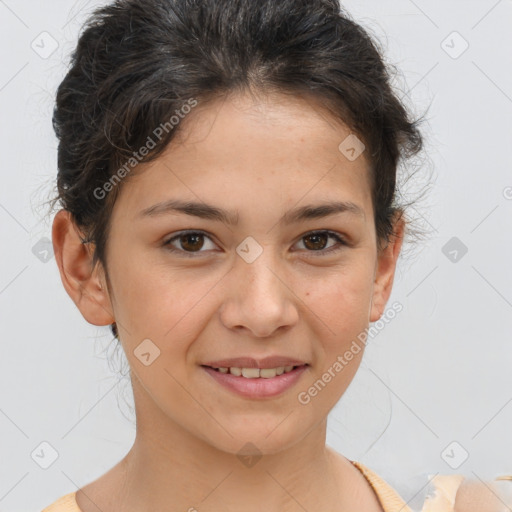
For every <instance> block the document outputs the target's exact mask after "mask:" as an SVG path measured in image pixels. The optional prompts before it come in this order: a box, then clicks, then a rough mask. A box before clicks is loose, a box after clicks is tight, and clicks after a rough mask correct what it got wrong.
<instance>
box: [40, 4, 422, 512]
mask: <svg viewBox="0 0 512 512" xmlns="http://www.w3.org/2000/svg"><path fill="white" fill-rule="evenodd" d="M53 122H54V128H55V131H56V134H57V136H58V138H59V149H58V167H59V170H58V178H57V186H58V197H56V199H55V201H59V203H60V205H61V207H62V209H60V211H58V213H57V215H56V216H55V218H54V222H53V233H52V235H53V244H54V251H55V256H56V261H57V263H58V266H59V270H60V275H61V278H62V282H63V285H64V287H65V289H66V291H67V292H68V294H69V295H70V297H71V298H72V300H73V301H74V302H75V304H76V305H77V307H78V308H79V310H80V311H81V313H82V315H83V316H84V318H85V319H86V320H87V321H88V322H90V323H92V324H94V325H111V328H112V333H113V335H114V336H115V338H116V340H117V341H118V342H119V343H120V344H121V345H122V348H123V350H124V352H125V354H126V357H127V359H128V362H129V364H130V372H131V373H130V374H131V382H132V387H133V393H134V400H135V409H136V419H137V433H136V440H135V442H134V445H133V447H132V448H131V450H130V451H129V452H128V453H127V455H126V456H125V457H124V458H123V460H121V461H120V462H119V463H118V464H117V465H116V466H115V467H113V468H112V469H111V470H110V471H109V472H108V473H106V474H105V475H103V476H101V477H99V478H98V479H97V480H95V481H94V482H92V483H89V484H88V485H86V486H85V487H83V488H81V489H80V490H78V491H77V492H72V493H70V494H67V495H66V496H63V497H62V498H60V499H59V500H58V501H57V502H55V503H54V504H52V505H51V506H49V507H48V508H46V509H45V511H47V512H50V511H51V512H60V511H75V512H79V511H82V512H93V511H95V512H96V511H99V510H101V511H109V512H121V511H123V512H135V511H137V512H140V511H145V510H147V511H155V510H159V511H160V510H166V511H172V512H174V511H176V512H177V511H195V510H200V511H220V510H222V511H223V512H226V511H235V510H244V511H245V512H255V511H260V510H265V511H267V512H271V511H280V512H283V511H304V510H307V511H333V512H334V511H340V512H354V511H358V512H382V511H385V512H391V511H392V512H398V511H399V510H400V511H402V512H407V511H408V510H410V509H409V507H408V506H407V505H406V504H405V502H404V500H403V499H402V498H401V497H400V496H399V495H398V493H397V492H395V491H394V490H393V489H392V488H391V487H390V486H389V485H388V484H387V483H386V482H385V481H384V480H383V479H382V478H380V477H379V476H378V475H377V474H375V473H374V472H373V471H372V470H371V469H370V468H367V467H365V466H364V465H363V464H361V463H359V462H357V461H352V460H348V459H347V458H345V457H344V456H343V455H341V454H339V453H337V452H335V451H334V450H332V449H331V448H329V447H327V446H326V444H325V440H326V422H327V415H328V413H329V411H330V410H331V409H332V408H333V406H334V405H335V404H336V403H337V402H338V400H339V399H340V398H341V396H342V395H343V393H344V392H345V390H346V389H347V388H348V386H349V385H350V383H351V381H352V379H353V378H354V375H355V373H356V371H357V369H358V367H359V364H360V362H361V359H362V357H363V353H364V347H365V343H364V341H365V337H364V333H365V331H366V329H367V327H368V325H369V323H370V322H376V321H377V320H379V319H380V318H381V317H382V315H383V314H384V312H385V309H386V305H387V302H388V299H389V296H390V293H391V290H392V285H393V278H394V274H395V268H396V263H397V259H398V256H399V254H400V250H401V246H402V241H403V239H404V236H405V235H406V234H407V228H408V224H407V220H406V219H407V217H406V212H405V210H404V208H402V207H401V206H400V205H398V203H397V202H396V197H397V190H396V182H397V167H398V164H399V162H400V161H401V159H403V160H406V159H407V158H408V157H411V156H414V155H415V154H417V153H418V152H419V151H420V150H421V148H422V136H421V134H420V132H419V129H418V123H419V121H418V120H412V119H411V118H410V115H409V113H408V112H407V111H406V109H405V108H404V106H403V105H402V103H401V102H400V101H399V100H398V98H397V97H396V95H395V93H394V92H393V90H392V88H391V87H390V76H389V73H388V69H387V68H386V66H385V65H384V63H383V59H382V57H381V54H380V52H379V50H378V48H377V46H376V44H375V42H373V41H372V39H371V38H370V36H369V35H368V34H367V33H366V32H365V31H364V30H363V29H362V28H361V27H360V26H359V25H357V24H356V23H355V22H354V21H352V19H351V18H350V17H349V15H348V14H347V13H344V12H343V11H341V10H340V7H339V5H338V3H337V2H336V0H279V1H276V0H258V1H254V0H118V1H116V2H114V3H112V4H111V5H108V6H106V7H103V8H100V9H98V10H97V11H95V13H94V14H93V15H92V16H91V18H90V19H89V21H88V23H87V26H86V27H85V29H84V31H83V33H82V34H81V36H80V39H79V41H78V45H77V48H76V51H75V53H74V55H73V57H72V66H71V68H70V70H69V72H68V73H67V75H66V77H65V78H64V80H63V81H62V83H61V84H60V86H59V89H58V93H57V101H56V108H55V112H54V119H53Z"/></svg>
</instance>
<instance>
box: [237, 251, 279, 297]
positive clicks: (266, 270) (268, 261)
mask: <svg viewBox="0 0 512 512" xmlns="http://www.w3.org/2000/svg"><path fill="white" fill-rule="evenodd" d="M260 247H261V251H260V252H259V254H258V255H256V257H255V258H254V259H251V260H248V259H245V258H244V257H243V256H241V257H240V258H239V261H237V263H236V266H237V269H236V272H237V275H238V276H239V279H240V280H241V283H242V284H243V285H244V286H243V287H242V288H243V291H244V293H243V295H245V296H254V298H255V299H256V300H257V299H258V298H259V296H260V295H267V297H266V298H268V300H277V299H279V296H282V295H283V290H282V287H283V284H282V282H281V281H280V280H279V279H278V278H277V276H276V274H279V267H280V265H279V263H278V258H277V257H276V255H275V250H274V249H273V248H272V246H271V245H267V246H265V247H263V246H260ZM250 250H251V251H254V248H251V249H250ZM240 260H241V261H240Z"/></svg>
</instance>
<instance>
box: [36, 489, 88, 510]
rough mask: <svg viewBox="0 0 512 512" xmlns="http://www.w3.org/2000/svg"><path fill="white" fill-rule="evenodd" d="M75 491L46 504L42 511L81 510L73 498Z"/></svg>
mask: <svg viewBox="0 0 512 512" xmlns="http://www.w3.org/2000/svg"><path fill="white" fill-rule="evenodd" d="M75 495H76V492H70V493H69V494H66V495H64V496H61V497H60V498H59V499H58V500H57V501H55V502H53V503H52V504H51V505H48V506H47V507H46V508H44V509H43V510H42V512H81V510H80V508H79V507H78V505H77V503H76V499H75Z"/></svg>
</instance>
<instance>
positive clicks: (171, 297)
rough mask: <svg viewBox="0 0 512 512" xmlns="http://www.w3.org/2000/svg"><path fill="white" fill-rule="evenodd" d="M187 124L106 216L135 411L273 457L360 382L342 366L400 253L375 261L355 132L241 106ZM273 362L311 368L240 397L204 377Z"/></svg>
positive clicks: (271, 100)
mask: <svg viewBox="0 0 512 512" xmlns="http://www.w3.org/2000/svg"><path fill="white" fill-rule="evenodd" d="M182 123H183V125H182V126H181V127H180V129H181V130H182V131H181V133H180V137H179V139H175V141H174V142H173V143H171V144H170V145H169V146H168V148H167V149H166V151H165V152H164V153H163V154H162V155H161V156H160V157H159V158H158V159H157V160H155V161H154V162H151V163H149V164H140V165H139V166H138V167H137V169H136V170H137V172H136V174H133V175H132V176H130V178H129V179H128V180H127V181H126V182H125V183H123V188H122V191H121V193H120V196H119V198H118V200H117V202H116V204H115V207H114V210H113V213H112V218H111V230H110V233H109V240H108V247H107V269H108V276H109V286H110V296H109V307H110V308H111V311H112V313H113V318H115V321H116V323H117V327H118V330H119V336H120V339H121V342H122V345H123V348H124V350H125V353H126V356H127V359H128V361H129V363H130V367H131V371H132V381H133V386H134V393H135V396H136V406H137V408H138V415H140V414H141V411H142V410H145V411H146V412H147V415H153V418H152V421H153V422H157V421H158V422H165V423H167V424H168V425H173V426H174V427H177V428H180V429H184V431H186V432H187V433H189V434H191V435H192V436H194V437H195V438H200V439H202V440H203V441H206V442H207V443H209V444H210V445H212V446H215V447H217V448H219V449H222V450H224V451H227V452H230V453H237V452H238V451H239V450H240V447H241V446H243V445H244V444H245V443H247V442H251V443H253V444H254V445H256V446H257V447H258V449H259V450H260V451H261V452H263V453H273V452H276V451H278V450H280V449H284V448H286V447H290V446H292V445H294V444H295V443H297V442H298V441H300V440H301V439H303V438H304V437H305V436H306V435H307V434H308V432H310V431H311V430H312V429H313V428H314V427H315V426H317V425H318V424H319V423H320V422H322V421H323V420H325V417H326V416H327V413H328V412H329V410H330V409H331V408H332V407H333V406H334V405H335V403H336V402H337V401H338V400H339V399H340V397H341V396H342V394H343V393H344V391H345V390H346V389H347V387H348V385H349V384H350V382H351V380H352V378H353V376H354V374H355V372H356V370H357V368H358V366H359V363H360V360H361V357H362V355H363V350H359V351H358V352H357V353H356V352H355V351H353V353H352V358H351V360H350V361H348V360H347V359H346V358H344V361H345V362H344V363H343V364H342V369H341V370H339V368H340V366H339V365H340V364H341V363H340V359H339V357H340V356H341V357H343V355H344V354H345V353H346V351H347V350H349V349H350V347H351V346H352V347H353V346H354V345H353V342H354V340H356V341H357V339H358V335H360V333H362V332H364V330H365V328H366V327H367V326H368V322H369V321H375V320H377V319H378V318H379V317H380V315H381V314H382V311H383V308H384V306H385V302H386V301H387V298H388V296H389V293H390V289H391V283H392V278H393V272H394V262H395V261H396V256H397V252H396V247H395V252H394V253H392V252H389V251H390V250H391V249H390V248H388V252H383V253H382V256H381V257H379V254H378V252H377V243H376V236H375V225H374V222H373V208H372V202H371V196H370V184H369V174H368V173H369V171H368V167H367V160H366V159H365V154H364V153H363V154H362V155H361V156H360V157H358V158H356V159H355V160H352V159H348V158H347V157H346V156H345V154H343V153H342V152H341V151H340V150H339V149H338V146H339V145H340V143H341V142H342V141H344V139H345V138H346V137H347V136H348V135H349V134H350V133H351V132H350V130H349V129H348V128H346V127H345V126H343V125H341V124H339V123H336V122H335V121H334V120H333V119H332V118H331V117H330V116H329V115H328V114H327V113H326V112H324V111H323V110H321V109H320V107H319V106H318V105H316V104H315V103H313V102H312V101H307V100H306V99H300V98H298V97H296V98H294V99H291V98H289V97H284V96H277V95H276V96H272V97H267V98H266V99H261V98H260V99H258V100H256V99H255V98H254V97H250V96H237V97H231V98H229V99H224V100H222V101H221V100H218V101H216V102H214V103H210V104H209V105H207V106H204V107H201V106H199V107H197V108H196V110H195V111H194V112H193V113H192V114H190V116H189V117H188V118H185V120H183V121H182ZM169 201H175V202H177V201H179V202H180V203H182V204H183V203H199V205H202V206H203V207H202V209H199V208H192V207H189V208H188V210H186V209H185V210H186V211H180V210H179V209H171V208H170V207H169V203H167V207H165V204H166V202H169ZM334 203H339V204H340V205H341V206H339V207H338V208H334V209H333V210H328V209H324V210H321V209H318V208H319V207H320V206H322V205H325V204H334ZM156 205H158V206H156ZM205 205H208V208H206V207H205ZM343 205H344V206H343ZM347 205H349V206H348V207H347ZM173 206H175V207H176V206H178V205H177V204H176V203H175V204H174V205H173ZM189 206H190V205H189ZM306 206H308V207H310V209H309V210H308V209H304V207H306ZM219 210H222V211H225V216H224V217H222V216H221V215H219V213H218V211H219ZM308 212H309V213H310V215H307V213H308ZM312 212H313V213H314V212H316V215H313V214H311V213H312ZM301 213H302V216H300V215H299V214H301ZM327 213H329V214H328V215H327ZM184 232H185V233H184ZM398 250H399V247H398ZM88 314H89V315H92V313H88ZM84 316H85V315H84ZM93 323H94V322H93ZM359 346H360V347H361V348H364V346H363V345H362V344H361V343H360V342H359ZM267 356H282V357H284V358H287V359H290V360H294V361H295V362H296V365H297V366H300V365H302V364H305V366H300V367H299V368H298V370H294V372H292V373H290V374H288V377H286V378H283V377H284V376H280V377H276V378H275V379H276V380H275V382H277V381H278V380H279V382H284V381H289V383H288V387H286V386H284V385H283V386H284V388H280V387H279V386H280V385H281V384H275V383H274V384H270V381H271V380H272V379H268V380H267V379H262V378H260V379H259V382H261V381H264V380H267V382H264V383H263V384H264V386H265V387H264V386H263V385H261V387H259V388H258V387H257V386H258V385H257V384H255V383H256V381H255V380H254V381H253V380H251V383H250V387H249V388H244V389H245V391H243V390H242V391H240V390H238V391H236V390H233V389H231V388H229V387H227V386H226V385H225V384H223V383H222V382H221V380H222V379H224V378H225V377H226V376H225V375H224V374H221V372H216V373H217V375H216V376H215V375H213V374H212V372H213V371H215V370H208V369H206V368H205V367H204V366H203V365H207V364H208V363H211V362H215V361H219V360H223V359H230V358H239V357H247V358H253V359H255V360H261V359H262V358H265V357H267ZM337 361H338V365H336V362H337ZM247 364H249V363H247ZM280 365H281V364H280V363H277V362H276V363H272V362H270V363H269V364H267V365H263V366H267V367H269V366H270V367H277V366H280ZM217 366H223V365H221V364H219V365H217ZM239 366H243V365H242V364H240V365H239ZM329 369H330V375H331V378H330V379H328V378H326V377H325V375H324V374H325V372H329ZM292 374H293V375H292ZM223 375H224V376H223ZM323 375H324V377H322V376H323ZM228 378H229V377H228ZM237 379H245V377H238V378H237ZM319 379H321V380H322V382H324V384H325V385H323V386H321V387H320V388H319V389H318V386H317V391H316V393H315V392H314V391H313V392H310V391H308V390H310V388H311V387H312V386H313V385H314V383H315V382H316V381H318V380H319ZM258 390H259V391H258ZM265 393H266V394H265ZM137 401H138V403H137Z"/></svg>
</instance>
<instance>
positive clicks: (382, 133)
mask: <svg viewBox="0 0 512 512" xmlns="http://www.w3.org/2000/svg"><path fill="white" fill-rule="evenodd" d="M391 69H392V68H391V67H390V66H389V65H386V64H385V63H384V59H383V57H382V51H381V50H380V49H379V46H378V43H377V42H375V41H374V40H373V39H372V38H371V36H370V35H369V33H368V32H367V31H366V30H364V29H363V28H362V27H361V26H360V25H358V24H357V23H356V22H355V21H353V20H352V19H351V18H350V16H349V14H348V13H346V12H344V11H343V9H342V8H341V7H340V6H339V4H338V2H337V1H336V0H117V1H115V2H113V3H111V4H109V5H107V6H105V7H101V8H98V9H96V10H95V11H94V12H93V14H92V15H91V16H90V17H89V19H88V21H87V22H86V24H85V25H84V27H83V29H82V32H81V34H80V37H79V40H78V44H77V47H76V49H75V50H74V52H73V53H72V55H71V66H70V69H69V71H68V72H67V74H66V76H65V78H64V79H63V80H62V82H61V84H60V86H59V87H58V91H57V95H56V104H55V108H54V113H53V127H54V130H55V133H56V135H57V137H58V139H59V146H58V176H57V196H56V197H55V198H54V201H53V203H54V204H55V202H57V201H60V204H61V205H62V207H63V208H64V209H66V210H68V211H69V212H71V215H72V218H73V220H74V222H75V223H76V225H77V227H79V229H80V230H81V231H82V233H83V234H84V242H92V243H93V244H94V261H93V264H94V265H95V264H96V263H97V262H100V263H101V264H102V265H103V267H104V269H105V271H107V266H106V261H105V254H106V252H105V248H106V244H107V240H108V232H109V219H110V215H111V212H112V208H113V206H114V203H115V201H116V197H117V195H118V194H119V191H120V189H121V186H122V184H123V183H124V180H125V179H129V176H130V173H128V174H126V173H123V174H126V177H124V178H123V181H121V182H119V183H115V186H112V187H107V188H108V193H106V194H104V193H103V192H102V193H101V194H99V193H98V192H96V193H95V191H98V190H99V189H101V190H102V191H105V183H107V182H109V180H110V183H112V181H111V180H112V178H113V176H114V174H115V173H116V172H117V171H118V170H119V169H120V168H121V167H122V166H123V165H125V164H126V162H127V161H128V160H129V159H130V158H133V154H134V151H137V150H138V149H139V148H141V147H143V146H144V145H147V143H148V137H151V138H152V141H153V143H154V144H152V148H151V151H150V152H149V154H147V156H145V157H144V158H143V161H145V162H147V161H150V160H152V159H154V158H156V157H157V156H158V155H159V154H161V152H162V150H163V149H165V147H166V146H167V144H168V143H169V142H170V141H171V140H172V139H173V137H174V136H175V134H176V133H177V131H178V129H179V125H177V126H176V128H174V129H170V128H169V129H168V130H167V131H165V130H163V131H162V133H161V134H160V135H161V137H160V138H158V137H156V136H155V135H154V134H155V128H156V127H158V126H162V125H164V126H168V125H169V119H170V117H171V116H172V115H173V114H174V113H176V114H178V113H179V112H182V109H183V108H184V105H186V104H187V102H188V103H190V100H191V98H194V101H197V102H199V103H200V104H203V105H204V104H205V103H206V102H207V101H208V100H211V99H215V98H219V97H220V96H222V95H226V94H230V93H236V92H241V91H244V90H253V91H266V92H280V93H284V94H292V95H305V94H306V95H309V96H310V97H311V98H313V99H315V100H317V101H318V102H320V103H322V104H324V105H325V106H327V108H328V109H329V110H330V111H331V112H332V114H333V115H334V116H335V117H336V118H337V119H339V120H340V121H342V122H343V123H345V124H346V125H347V126H349V127H350V129H351V130H352V131H353V132H354V133H355V134H357V136H358V138H360V139H361V140H362V141H363V142H364V144H365V146H366V157H367V158H368V159H369V161H370V164H371V183H372V200H373V207H374V211H375V219H374V220H375V228H376V234H377V239H378V241H379V245H380V243H381V242H384V241H387V240H389V236H390V235H393V226H394V223H393V220H394V219H395V215H396V214H399V215H401V214H402V213H403V208H402V207H401V206H398V205H397V204H396V192H397V168H398V164H399V162H400V161H401V160H402V159H406V158H410V157H412V156H414V155H416V154H418V153H419V152H420V150H421V149H422V146H423V138H422V135H421V133H420V131H419V129H418V124H419V123H420V121H421V119H416V120H413V119H410V114H409V113H408V111H407V109H406V108H405V106H404V105H403V104H402V102H401V101H400V100H399V99H398V97H397V96H396V94H395V93H394V91H393V89H392V86H391V74H390V70H391ZM166 122H167V125H165V123H166ZM340 142H341V141H340ZM125 170H126V167H125ZM107 275H108V274H107ZM112 332H113V334H114V336H116V337H117V330H116V326H115V324H112Z"/></svg>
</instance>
